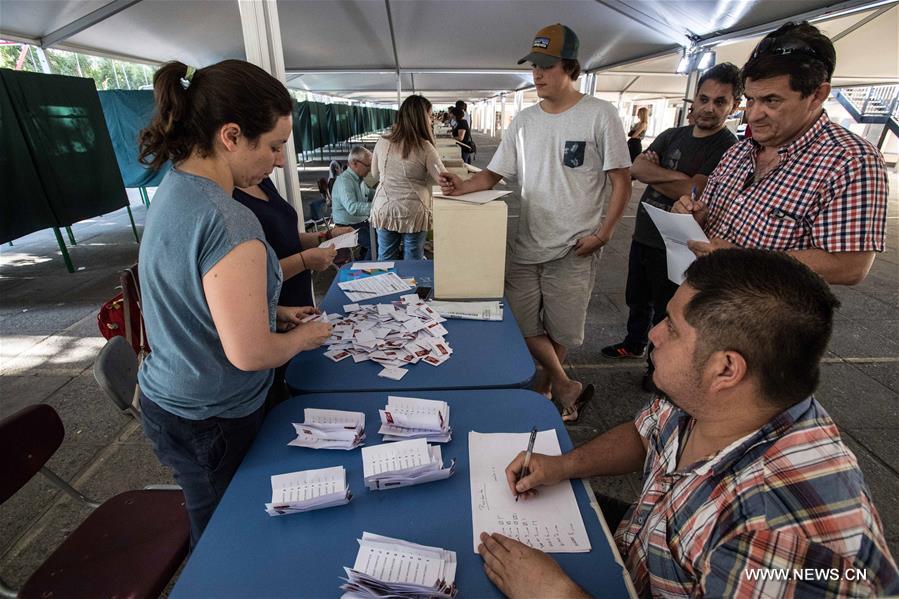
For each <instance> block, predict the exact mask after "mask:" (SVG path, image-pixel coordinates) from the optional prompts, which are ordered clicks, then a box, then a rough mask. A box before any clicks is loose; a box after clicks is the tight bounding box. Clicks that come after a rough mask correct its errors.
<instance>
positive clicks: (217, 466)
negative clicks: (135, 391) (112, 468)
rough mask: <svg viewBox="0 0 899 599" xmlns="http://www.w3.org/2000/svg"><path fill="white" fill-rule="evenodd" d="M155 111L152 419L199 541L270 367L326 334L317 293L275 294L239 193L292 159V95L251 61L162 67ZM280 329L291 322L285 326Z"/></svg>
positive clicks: (150, 149)
mask: <svg viewBox="0 0 899 599" xmlns="http://www.w3.org/2000/svg"><path fill="white" fill-rule="evenodd" d="M153 87H154V93H155V98H156V114H155V115H154V119H153V122H152V123H151V124H150V126H149V127H147V128H146V129H144V130H143V131H142V132H141V139H140V146H141V153H140V159H141V160H142V161H143V162H145V163H147V164H149V165H150V166H151V167H152V168H159V167H160V166H162V164H164V163H165V162H166V161H167V160H171V161H172V163H173V165H174V168H173V169H172V170H171V171H170V172H169V173H168V174H167V175H166V177H165V179H163V181H162V183H161V184H160V186H159V189H158V190H157V192H156V195H155V196H154V198H153V205H152V207H151V208H150V211H149V213H148V214H147V221H146V227H145V229H144V238H143V241H142V243H141V248H140V261H139V264H140V267H139V268H140V281H141V292H142V293H141V297H142V307H143V311H144V318H145V321H146V327H147V338H148V339H149V340H150V343H151V347H152V348H153V351H152V352H151V353H150V354H149V355H148V357H147V358H146V359H145V360H144V362H143V364H142V365H141V369H140V373H139V382H140V387H141V397H140V407H141V422H142V424H143V427H144V431H145V432H146V434H147V436H148V437H149V438H150V440H151V441H152V442H153V446H154V450H155V452H156V455H157V457H158V458H159V460H160V461H161V462H162V463H163V464H165V465H166V466H169V467H170V468H172V470H173V471H174V475H175V480H176V481H177V482H178V484H180V485H181V487H182V489H183V490H184V497H185V500H186V505H187V511H188V515H189V516H190V523H191V545H193V544H195V543H196V542H197V540H198V538H199V536H200V534H201V533H202V532H203V529H204V528H205V526H206V523H207V522H208V520H209V518H210V517H211V516H212V512H213V511H214V510H215V507H216V505H218V501H219V499H220V498H221V496H222V494H223V493H224V491H225V488H227V486H228V483H229V482H230V480H231V477H232V476H233V475H234V472H235V471H236V470H237V467H238V466H239V465H240V462H241V460H242V459H243V457H244V454H245V453H246V452H247V450H248V449H249V447H250V444H251V443H252V441H253V438H254V437H255V435H256V432H257V430H258V429H259V426H260V424H261V422H262V406H263V403H264V401H265V397H266V393H267V392H268V388H269V386H270V385H271V383H272V370H271V369H272V368H274V367H276V366H278V365H280V364H283V363H284V362H286V361H287V360H289V359H290V358H292V357H293V356H294V355H296V354H297V353H299V352H301V351H304V350H307V349H313V348H316V347H319V346H320V345H321V344H322V343H323V342H324V341H325V339H327V338H328V336H329V335H330V330H331V326H330V325H329V324H327V323H322V322H310V323H305V324H301V323H300V320H301V319H302V318H304V317H305V316H306V315H308V314H311V313H314V312H315V310H314V308H311V307H292V308H284V307H281V306H277V305H276V304H277V298H278V293H279V290H280V288H281V279H282V277H281V268H280V266H279V264H278V259H277V256H276V255H275V253H274V251H273V250H272V248H271V247H270V246H269V245H268V244H267V243H266V242H265V235H264V234H263V232H262V228H261V226H260V225H259V222H258V221H257V220H256V218H255V216H253V213H252V212H250V210H249V209H247V208H246V207H244V206H242V205H241V204H239V203H238V202H236V201H234V200H233V199H232V198H231V192H232V190H233V188H234V187H235V186H238V187H248V186H251V185H255V184H257V183H259V182H260V181H261V180H262V179H263V178H265V177H267V176H268V175H269V174H270V173H271V172H272V170H273V169H274V168H275V167H276V166H282V165H283V163H284V154H283V146H284V144H285V143H286V141H287V138H288V136H289V135H290V132H291V118H290V114H291V108H292V107H291V101H290V96H289V95H288V93H287V90H286V89H285V88H284V86H283V85H282V84H281V83H280V82H279V81H278V80H276V79H275V78H273V77H272V76H271V75H269V74H268V73H266V72H265V71H263V70H262V69H260V68H259V67H256V66H254V65H252V64H250V63H247V62H243V61H239V60H226V61H223V62H220V63H218V64H214V65H211V66H209V67H205V68H203V69H200V70H199V71H196V72H195V73H192V72H191V70H190V69H188V68H187V67H186V66H185V65H183V64H181V63H180V62H171V63H168V64H166V65H165V66H163V67H162V68H161V69H159V71H158V72H157V73H156V75H155V76H154V78H153ZM277 330H286V331H287V332H285V333H284V334H276V331H277Z"/></svg>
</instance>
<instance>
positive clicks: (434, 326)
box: [323, 294, 453, 381]
mask: <svg viewBox="0 0 899 599" xmlns="http://www.w3.org/2000/svg"><path fill="white" fill-rule="evenodd" d="M350 308H352V310H351V309H350ZM344 309H345V310H346V314H345V315H343V316H340V315H338V314H331V315H330V316H329V319H330V322H331V324H332V325H333V327H332V329H331V336H330V337H329V338H328V339H327V340H326V341H325V346H326V347H327V349H326V350H325V351H324V352H323V353H324V356H325V357H326V358H328V359H329V360H331V361H333V362H344V363H349V362H350V361H349V360H348V358H350V357H351V358H352V362H353V363H354V364H358V363H359V362H367V361H372V362H375V363H376V364H379V365H380V366H381V367H382V368H383V370H381V371H380V372H379V373H378V376H380V377H383V378H388V379H391V380H395V381H398V380H400V379H402V378H403V377H404V376H405V375H406V374H407V372H408V370H407V368H408V367H409V366H412V365H414V364H417V363H418V362H425V363H427V364H428V365H429V366H435V367H437V366H441V365H442V364H444V363H445V362H446V361H447V360H449V359H450V357H452V354H453V349H452V347H451V346H450V344H449V342H448V341H447V340H446V335H447V334H448V332H447V329H446V327H444V326H443V323H444V322H446V319H445V318H443V317H442V316H440V314H438V313H437V312H436V311H435V310H433V309H432V308H431V307H430V306H428V305H427V304H425V303H424V302H423V301H421V299H420V298H419V297H418V296H417V295H415V294H409V295H404V296H403V297H402V301H395V302H392V303H390V304H361V305H360V304H348V305H346V306H344Z"/></svg>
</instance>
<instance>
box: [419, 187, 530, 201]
mask: <svg viewBox="0 0 899 599" xmlns="http://www.w3.org/2000/svg"><path fill="white" fill-rule="evenodd" d="M432 192H433V193H432V195H433V196H434V197H435V198H443V199H445V200H458V201H460V202H468V203H469V204H486V203H487V202H492V201H493V200H496V199H499V198H501V197H503V196H507V195H509V194H510V193H512V192H511V191H504V190H502V189H485V190H483V191H473V192H471V193H463V194H462V195H458V196H448V195H446V194H444V193H442V192H441V191H440V188H439V187H434V189H433V190H432Z"/></svg>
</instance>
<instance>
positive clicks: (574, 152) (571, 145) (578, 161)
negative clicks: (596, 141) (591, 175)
mask: <svg viewBox="0 0 899 599" xmlns="http://www.w3.org/2000/svg"><path fill="white" fill-rule="evenodd" d="M586 153H587V142H586V141H566V142H565V153H564V154H563V155H562V164H564V165H565V166H567V167H569V168H578V167H581V166H583V165H584V157H585V154H586Z"/></svg>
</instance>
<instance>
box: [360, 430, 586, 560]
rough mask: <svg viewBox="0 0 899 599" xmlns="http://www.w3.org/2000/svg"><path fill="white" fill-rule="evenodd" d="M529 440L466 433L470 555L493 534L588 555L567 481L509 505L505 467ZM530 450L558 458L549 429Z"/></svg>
mask: <svg viewBox="0 0 899 599" xmlns="http://www.w3.org/2000/svg"><path fill="white" fill-rule="evenodd" d="M529 439H530V433H494V434H484V433H476V432H473V431H472V432H470V433H468V455H469V456H471V465H470V477H471V478H470V481H471V518H472V530H473V533H474V538H473V541H474V543H473V549H474V552H475V553H477V552H478V544H479V543H480V542H481V541H480V536H481V533H482V532H487V533H494V532H498V533H500V534H503V535H505V536H507V537H511V538H513V539H517V540H519V541H521V542H522V543H524V544H525V545H529V546H530V547H533V548H535V549H540V550H541V551H544V552H546V553H583V552H587V551H590V539H589V538H588V537H587V529H586V528H585V527H584V519H583V517H582V516H581V512H580V510H579V509H578V506H577V500H576V499H575V497H574V490H573V489H572V488H571V482H570V481H567V480H566V481H563V482H561V483H559V484H557V485H554V486H552V487H541V488H540V492H539V493H538V494H537V496H536V497H531V498H529V499H527V500H524V499H520V500H519V501H517V502H516V501H515V495H514V494H513V493H512V491H511V490H510V489H509V484H508V482H506V473H505V469H506V466H508V465H509V462H511V461H512V459H513V458H514V457H515V456H516V455H517V454H518V452H519V451H523V450H525V449H526V448H527V446H528V440H529ZM363 451H364V450H363ZM534 452H535V453H542V454H545V455H561V453H562V450H561V448H560V447H559V438H558V437H557V436H556V431H555V429H551V430H547V431H540V432H538V433H537V439H536V441H535V443H534Z"/></svg>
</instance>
